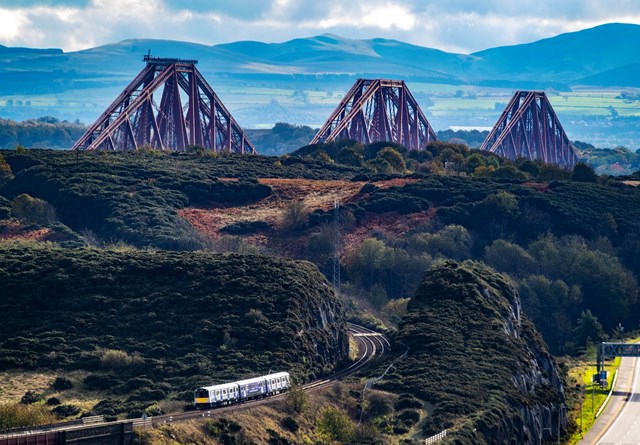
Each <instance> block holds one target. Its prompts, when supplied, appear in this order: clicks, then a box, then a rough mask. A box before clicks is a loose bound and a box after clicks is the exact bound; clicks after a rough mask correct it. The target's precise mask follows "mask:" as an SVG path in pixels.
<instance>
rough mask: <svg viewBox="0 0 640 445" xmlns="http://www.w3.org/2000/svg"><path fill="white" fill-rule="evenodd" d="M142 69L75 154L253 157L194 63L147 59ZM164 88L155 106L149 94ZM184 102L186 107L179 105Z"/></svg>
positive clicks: (250, 145) (81, 141)
mask: <svg viewBox="0 0 640 445" xmlns="http://www.w3.org/2000/svg"><path fill="white" fill-rule="evenodd" d="M144 61H145V62H147V64H146V66H145V67H144V69H143V70H142V71H140V73H139V74H138V75H137V76H136V77H135V79H133V81H132V82H131V83H130V84H129V86H127V87H126V88H125V89H124V91H122V93H120V95H119V96H118V98H117V99H116V100H115V101H114V102H113V103H112V104H111V105H110V106H109V107H108V108H107V109H106V110H105V111H104V113H102V115H101V116H100V117H99V118H98V120H97V121H96V122H95V123H94V124H93V125H92V126H91V127H90V128H89V129H88V130H87V132H86V133H85V134H84V135H83V136H82V137H81V138H80V139H78V141H77V142H76V143H75V145H74V146H73V149H74V150H101V149H102V150H135V149H138V148H140V147H142V146H150V147H152V148H154V149H160V150H173V151H184V150H185V149H186V148H187V147H188V146H189V145H199V146H202V147H204V148H205V149H208V150H213V151H230V152H234V153H248V154H255V153H256V149H255V148H254V146H253V144H251V142H250V141H249V140H248V139H247V137H246V135H245V134H244V132H243V131H242V129H241V128H240V126H239V125H238V124H237V122H236V121H235V120H234V119H233V117H232V116H231V113H229V111H228V110H227V108H226V107H225V106H224V105H223V104H222V102H221V101H220V98H219V97H218V96H217V95H216V93H215V92H214V91H213V89H212V88H211V87H210V86H209V84H208V83H207V81H206V80H205V79H204V77H203V76H202V74H200V72H199V71H198V70H197V69H196V66H195V65H196V63H198V61H197V60H181V59H164V58H157V57H151V56H149V55H146V56H145V57H144ZM162 86H164V89H163V90H162V94H161V95H159V96H160V103H159V104H158V103H157V101H156V100H155V99H154V94H155V93H156V92H159V90H160V87H162ZM183 99H185V101H186V102H185V106H183V105H182V104H183Z"/></svg>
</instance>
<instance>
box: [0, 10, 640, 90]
mask: <svg viewBox="0 0 640 445" xmlns="http://www.w3.org/2000/svg"><path fill="white" fill-rule="evenodd" d="M638 44H640V26H638V25H630V24H620V23H612V24H607V25H602V26H598V27H595V28H591V29H586V30H583V31H579V32H573V33H567V34H562V35H559V36H556V37H553V38H549V39H544V40H540V41H537V42H533V43H527V44H522V45H514V46H505V47H497V48H491V49H487V50H484V51H480V52H476V53H473V54H470V55H465V54H453V53H447V52H444V51H440V50H437V49H433V48H426V47H421V46H417V45H411V44H408V43H405V42H401V41H397V40H389V39H370V40H357V39H348V38H344V37H340V36H337V35H334V34H324V35H320V36H314V37H308V38H300V39H294V40H290V41H287V42H283V43H263V42H253V41H239V42H232V43H225V44H220V45H213V46H207V45H202V44H196V43H191V42H180V41H169V40H153V39H131V40H124V41H122V42H118V43H112V44H108V45H103V46H99V47H96V48H90V49H86V50H82V51H75V52H69V53H63V52H62V51H60V50H55V49H47V50H33V49H28V48H7V47H2V46H0V61H1V62H3V64H2V68H0V74H3V73H13V75H16V76H17V75H18V73H22V74H24V72H39V73H43V74H42V78H43V79H45V78H48V79H49V80H56V79H58V80H59V79H71V81H72V82H73V83H74V87H76V88H77V87H79V86H80V85H77V83H79V82H80V81H82V82H85V85H90V84H91V83H92V82H95V81H97V80H98V79H102V80H103V81H108V82H115V81H116V79H117V81H118V82H122V77H120V76H124V78H130V77H131V76H132V75H133V74H134V73H135V72H137V71H139V69H140V67H141V63H140V61H141V58H142V55H143V54H146V53H147V52H148V51H151V54H152V55H158V56H167V57H180V58H185V59H190V58H195V59H198V60H199V68H200V69H201V70H202V71H203V72H205V73H214V72H217V73H221V72H224V73H231V74H263V75H272V74H278V75H292V74H350V75H370V76H396V77H403V78H406V77H416V78H423V79H429V80H430V81H432V82H436V83H454V84H455V83H458V84H463V83H479V82H484V83H487V82H499V81H507V80H511V81H513V80H524V81H540V79H545V81H546V82H549V83H554V82H555V83H566V84H575V83H576V82H578V81H582V82H585V81H586V82H588V81H589V80H588V79H589V76H594V75H597V74H599V73H605V72H607V71H610V70H614V69H624V67H625V66H627V65H629V64H632V63H637V62H640V54H637V52H634V51H631V50H630V48H634V47H636V46H638ZM44 73H48V76H46V75H44ZM114 76H116V77H114ZM612 81H613V79H612ZM597 84H598V85H603V84H605V85H618V84H619V80H618V79H616V81H615V82H613V83H607V82H606V80H605V79H598V83H597ZM67 86H68V85H67ZM22 88H23V90H22V91H20V86H12V87H11V88H9V87H7V86H4V87H2V88H0V94H8V93H11V92H24V88H29V86H28V85H25V86H23V87H22ZM64 88H65V85H64V84H62V85H59V91H64Z"/></svg>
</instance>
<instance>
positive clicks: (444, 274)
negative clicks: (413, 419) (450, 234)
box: [385, 262, 567, 444]
mask: <svg viewBox="0 0 640 445" xmlns="http://www.w3.org/2000/svg"><path fill="white" fill-rule="evenodd" d="M408 309H409V312H408V314H407V316H406V317H405V318H404V319H403V321H402V323H401V325H400V328H399V333H398V335H397V338H396V339H397V341H399V342H401V343H402V344H405V345H407V346H408V347H409V351H410V352H409V356H408V357H407V358H406V359H405V360H402V361H399V362H398V363H397V365H396V366H395V371H394V372H393V373H392V374H391V375H390V378H389V380H388V381H386V382H385V385H386V386H387V387H388V388H389V389H393V390H401V391H403V392H413V393H414V394H415V395H416V396H418V397H421V398H422V399H424V400H425V401H428V402H430V403H433V404H434V405H435V408H434V410H433V412H432V413H431V415H430V417H429V418H428V420H427V422H426V424H425V433H426V434H433V433H437V432H439V431H441V430H443V429H450V431H449V434H448V435H447V442H449V443H458V444H484V443H487V444H491V443H514V444H515V443H517V444H529V443H531V444H538V443H540V441H541V440H543V441H544V440H550V439H551V438H556V437H557V434H558V431H560V432H561V433H563V432H565V431H566V427H567V417H566V411H565V410H564V405H563V404H564V402H565V399H564V390H563V387H562V382H561V379H560V377H559V375H558V371H557V369H556V366H555V363H554V360H553V358H552V357H551V356H550V354H549V352H548V351H547V348H546V345H545V344H544V342H543V340H542V338H541V337H540V335H539V334H538V333H537V331H536V330H535V328H534V326H533V324H532V323H531V322H530V321H529V320H528V319H527V318H526V316H524V315H523V314H522V311H521V309H520V300H519V297H518V294H517V293H516V291H515V288H514V286H513V283H511V281H510V280H509V279H508V278H507V277H505V276H503V275H500V274H498V273H496V272H495V271H493V270H491V269H489V268H488V267H486V266H484V265H483V264H481V263H473V262H465V263H462V264H460V263H456V262H445V263H441V264H439V265H438V266H436V267H434V268H433V269H431V270H429V271H428V272H427V274H426V275H425V278H424V280H423V282H422V283H421V285H420V286H419V288H418V290H417V291H416V294H415V296H414V297H413V298H412V300H411V301H410V303H409V308H408Z"/></svg>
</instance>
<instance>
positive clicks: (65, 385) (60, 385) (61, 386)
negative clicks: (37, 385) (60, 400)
mask: <svg viewBox="0 0 640 445" xmlns="http://www.w3.org/2000/svg"><path fill="white" fill-rule="evenodd" d="M51 387H52V388H53V389H55V390H56V391H64V390H65V389H71V388H73V382H72V381H71V380H69V379H68V378H66V377H56V379H55V380H54V381H53V383H52V384H51Z"/></svg>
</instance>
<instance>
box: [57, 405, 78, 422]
mask: <svg viewBox="0 0 640 445" xmlns="http://www.w3.org/2000/svg"><path fill="white" fill-rule="evenodd" d="M52 412H53V413H54V414H55V415H56V416H58V417H59V418H60V419H64V418H65V417H71V416H77V415H78V414H80V407H79V406H76V405H59V406H56V407H55V408H53V410H52Z"/></svg>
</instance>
